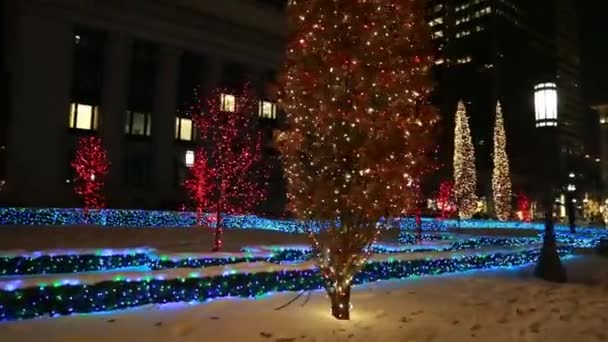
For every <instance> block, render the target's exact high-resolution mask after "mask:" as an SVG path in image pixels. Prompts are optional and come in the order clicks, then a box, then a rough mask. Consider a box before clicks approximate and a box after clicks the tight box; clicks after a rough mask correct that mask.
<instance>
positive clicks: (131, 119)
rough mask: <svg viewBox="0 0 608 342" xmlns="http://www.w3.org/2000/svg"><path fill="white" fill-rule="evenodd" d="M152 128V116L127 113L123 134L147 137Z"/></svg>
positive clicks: (140, 113)
mask: <svg viewBox="0 0 608 342" xmlns="http://www.w3.org/2000/svg"><path fill="white" fill-rule="evenodd" d="M151 128H152V115H151V114H150V113H142V112H132V111H130V110H128V111H127V121H126V123H125V133H126V134H128V135H139V136H146V137H149V136H150V133H151Z"/></svg>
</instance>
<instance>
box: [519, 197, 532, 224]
mask: <svg viewBox="0 0 608 342" xmlns="http://www.w3.org/2000/svg"><path fill="white" fill-rule="evenodd" d="M517 217H518V218H519V220H520V221H524V222H530V221H532V208H531V206H530V199H529V198H528V196H526V194H524V193H523V192H520V193H519V195H518V196H517Z"/></svg>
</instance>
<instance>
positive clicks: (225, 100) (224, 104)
mask: <svg viewBox="0 0 608 342" xmlns="http://www.w3.org/2000/svg"><path fill="white" fill-rule="evenodd" d="M220 100H221V104H220V106H221V107H220V108H221V110H222V111H224V112H235V111H236V98H235V97H234V95H230V94H222V95H221V98H220Z"/></svg>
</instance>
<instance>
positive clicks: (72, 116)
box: [68, 101, 99, 132]
mask: <svg viewBox="0 0 608 342" xmlns="http://www.w3.org/2000/svg"><path fill="white" fill-rule="evenodd" d="M79 106H88V107H91V122H90V124H89V128H81V127H78V107H79ZM68 127H69V128H70V129H72V130H77V131H84V132H96V131H97V130H99V106H98V105H92V104H86V103H82V102H77V101H73V102H70V108H69V115H68Z"/></svg>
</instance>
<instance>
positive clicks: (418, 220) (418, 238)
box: [416, 211, 422, 245]
mask: <svg viewBox="0 0 608 342" xmlns="http://www.w3.org/2000/svg"><path fill="white" fill-rule="evenodd" d="M420 216H421V214H420V211H418V212H416V244H417V245H420V244H421V243H422V218H421V217H420Z"/></svg>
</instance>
